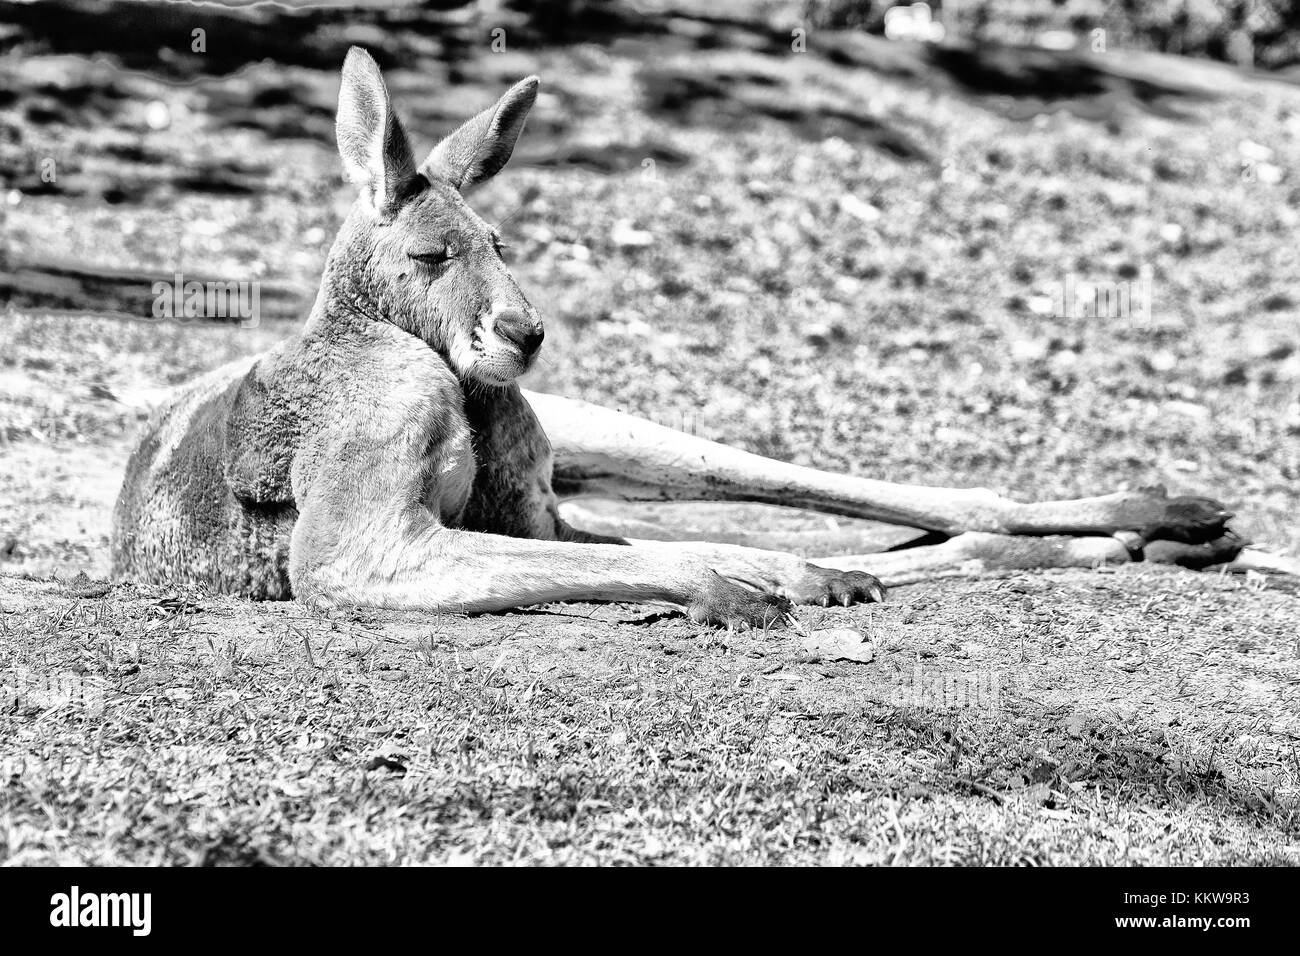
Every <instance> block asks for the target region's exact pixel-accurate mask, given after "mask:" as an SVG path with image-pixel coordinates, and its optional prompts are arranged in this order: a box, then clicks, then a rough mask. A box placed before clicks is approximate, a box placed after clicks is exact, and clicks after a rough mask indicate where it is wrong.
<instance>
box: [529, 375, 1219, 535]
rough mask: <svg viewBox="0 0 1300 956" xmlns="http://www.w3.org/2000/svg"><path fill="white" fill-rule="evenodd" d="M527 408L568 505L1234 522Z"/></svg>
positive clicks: (1130, 522)
mask: <svg viewBox="0 0 1300 956" xmlns="http://www.w3.org/2000/svg"><path fill="white" fill-rule="evenodd" d="M524 395H525V397H526V398H527V399H528V401H529V403H530V404H531V405H532V407H533V410H534V412H535V413H536V414H537V417H538V418H539V419H540V421H541V423H542V427H543V428H544V429H545V431H546V434H547V436H548V437H549V438H550V442H551V446H552V450H553V454H554V474H553V487H554V488H555V491H556V493H557V494H558V495H560V496H561V497H578V496H581V495H599V496H603V497H610V498H624V499H627V500H637V501H670V500H704V501H707V500H730V501H759V502H767V503H769V504H778V505H788V506H792V507H798V508H807V509H810V510H813V511H822V512H827V513H830V514H839V515H848V516H852V517H858V518H870V519H874V520H877V521H884V522H887V523H889V524H897V525H906V526H908V527H913V528H921V529H924V530H926V531H933V532H938V533H940V534H945V535H954V534H960V533H962V532H965V531H980V532H989V533H995V534H1004V535H1055V534H1061V535H1076V536H1078V535H1085V536H1086V535H1111V534H1114V533H1116V532H1122V531H1130V532H1138V533H1140V535H1141V536H1142V538H1143V539H1144V540H1147V541H1150V540H1157V539H1169V540H1176V541H1185V542H1187V543H1192V544H1197V543H1201V542H1204V541H1212V540H1214V539H1215V538H1217V537H1219V535H1221V534H1222V533H1223V531H1224V529H1225V526H1226V522H1227V520H1228V519H1229V518H1230V517H1232V516H1231V514H1229V513H1228V512H1227V511H1226V510H1225V509H1224V508H1223V506H1222V505H1220V504H1219V503H1218V502H1216V501H1212V500H1210V499H1208V498H1168V497H1166V496H1165V493H1164V490H1163V489H1146V490H1140V491H1135V492H1119V493H1115V494H1110V495H1100V496H1097V497H1091V498H1079V499H1076V500H1073V501H1046V502H1035V503H1024V502H1019V501H1012V500H1010V499H1007V498H1003V497H1000V496H999V495H997V494H995V493H993V492H992V491H989V490H987V489H982V488H965V489H962V488H930V487H925V486H920V485H901V484H892V483H890V482H886V481H878V480H875V479H871V478H862V477H858V476H855V475H840V474H834V473H831V472H826V471H819V470H817V469H815V468H806V467H803V466H801V465H792V464H789V463H788V462H781V461H775V460H773V459H770V458H764V457H762V456H760V455H754V454H751V453H749V452H746V451H741V450H740V449H737V448H731V447H728V446H726V445H722V444H719V443H718V442H713V441H709V440H707V439H704V438H698V437H696V436H694V435H688V434H685V433H684V432H679V431H674V430H673V429H671V428H665V427H664V426H662V425H657V424H655V423H653V422H650V421H647V420H645V419H642V418H637V417H635V416H633V415H626V414H623V413H622V412H616V411H611V410H610V409H606V408H601V407H600V406H598V405H593V404H591V403H589V402H584V401H580V400H576V399H570V398H562V397H560V396H556V395H547V394H543V393H540V392H525V393H524Z"/></svg>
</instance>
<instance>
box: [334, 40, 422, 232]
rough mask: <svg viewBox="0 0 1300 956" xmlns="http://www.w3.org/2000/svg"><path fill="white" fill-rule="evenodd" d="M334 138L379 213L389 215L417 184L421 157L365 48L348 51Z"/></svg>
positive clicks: (347, 168) (352, 175) (346, 166)
mask: <svg viewBox="0 0 1300 956" xmlns="http://www.w3.org/2000/svg"><path fill="white" fill-rule="evenodd" d="M334 135H335V137H336V139H337V140H338V144H339V155H341V156H342V157H343V169H344V172H346V173H347V176H348V179H350V180H352V182H353V183H355V184H356V185H357V187H358V188H359V189H360V190H361V194H362V195H363V196H365V197H367V198H368V199H369V201H370V202H371V203H372V204H373V205H374V207H375V209H377V210H378V211H380V212H388V211H390V210H391V209H392V208H393V207H395V206H396V205H397V204H398V203H399V202H401V200H402V199H403V198H404V197H406V196H407V195H408V194H409V193H410V192H411V188H412V186H413V185H414V183H415V178H416V174H415V157H414V156H413V155H412V153H411V144H410V142H409V141H408V140H407V138H406V132H405V131H404V130H403V129H402V124H401V123H400V122H399V121H398V119H397V114H396V113H394V112H393V107H392V105H391V104H390V103H389V102H388V90H387V89H386V88H385V87H384V78H383V77H382V76H380V75H379V67H378V66H377V65H375V61H374V60H373V59H371V57H370V54H369V53H367V52H366V51H365V50H363V49H361V47H358V46H354V47H353V48H352V49H350V50H348V56H347V59H346V60H344V61H343V86H342V87H341V88H340V89H339V111H338V115H337V117H336V118H335V120H334Z"/></svg>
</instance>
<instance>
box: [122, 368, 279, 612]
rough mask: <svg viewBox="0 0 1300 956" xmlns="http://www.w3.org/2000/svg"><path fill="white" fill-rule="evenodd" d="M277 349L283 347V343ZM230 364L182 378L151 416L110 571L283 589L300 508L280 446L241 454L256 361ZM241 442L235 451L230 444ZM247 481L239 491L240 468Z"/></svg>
mask: <svg viewBox="0 0 1300 956" xmlns="http://www.w3.org/2000/svg"><path fill="white" fill-rule="evenodd" d="M277 351H278V350H277ZM275 354H276V353H275V352H272V353H267V354H265V355H262V356H254V357H250V358H246V359H241V360H238V361H236V362H232V363H230V364H228V365H224V366H222V367H220V368H218V369H215V370H213V371H212V372H209V373H208V374H206V375H204V376H202V377H201V378H199V379H196V380H195V381H194V382H191V383H189V384H188V385H186V386H183V387H182V388H181V389H180V390H179V391H178V392H177V393H176V395H175V396H174V397H173V399H172V400H171V401H170V402H169V403H168V404H166V405H165V406H163V407H162V408H160V409H159V410H158V411H157V412H156V413H155V414H154V415H153V416H152V417H151V418H150V420H149V422H148V424H147V425H146V426H145V430H144V434H143V435H142V436H141V438H140V441H139V443H138V444H137V446H136V448H135V451H134V452H133V453H132V455H131V458H130V460H129V462H128V463H127V468H126V477H125V479H124V481H123V483H122V490H121V492H120V493H119V495H118V499H117V505H116V507H115V508H114V510H113V532H112V559H113V576H114V578H116V579H130V580H134V581H139V582H144V583H164V582H188V583H204V584H208V585H210V586H212V587H214V588H216V589H218V590H221V591H227V592H233V593H238V594H245V595H248V596H250V597H254V598H263V599H287V598H289V597H290V596H291V595H290V590H289V579H288V561H289V534H290V532H291V531H292V530H293V523H294V520H295V518H296V517H297V511H296V508H295V507H294V503H293V498H292V495H291V494H290V493H289V490H288V485H287V468H286V469H285V470H284V475H283V480H282V481H281V480H279V477H280V476H278V475H276V473H275V471H276V470H275V468H274V467H273V464H274V462H275V461H277V460H279V459H281V458H283V457H286V456H281V455H277V454H276V453H275V450H274V449H268V450H267V453H266V454H262V455H258V454H257V453H256V452H253V453H251V454H250V453H247V452H246V453H245V454H243V455H240V454H239V452H240V449H241V447H243V446H247V445H248V444H249V443H248V441H247V437H248V436H247V435H246V431H247V424H248V423H247V421H246V419H247V418H248V416H247V414H246V413H245V412H244V409H245V408H246V407H247V406H248V405H249V403H250V401H256V397H257V396H256V395H255V394H250V393H252V392H255V383H256V381H257V376H256V374H255V373H254V374H250V370H251V369H253V368H254V367H255V365H256V364H257V363H258V362H267V361H270V360H273V358H274V356H275ZM232 451H233V452H235V458H234V459H233V460H232V458H231V453H232ZM241 471H242V472H245V473H250V478H251V480H248V481H246V482H245V484H246V485H247V486H248V487H249V488H250V489H251V490H250V491H249V492H248V493H247V494H246V495H245V498H246V499H247V500H241V497H240V494H237V492H241V491H242V489H241V488H240V483H239V482H238V481H237V480H236V481H233V482H232V480H231V479H232V477H234V478H238V477H239V474H240V472H241Z"/></svg>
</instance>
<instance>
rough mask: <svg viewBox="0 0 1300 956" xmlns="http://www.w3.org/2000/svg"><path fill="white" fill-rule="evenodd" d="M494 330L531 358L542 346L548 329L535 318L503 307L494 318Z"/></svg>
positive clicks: (525, 356) (526, 356)
mask: <svg viewBox="0 0 1300 956" xmlns="http://www.w3.org/2000/svg"><path fill="white" fill-rule="evenodd" d="M492 330H493V331H494V332H496V334H497V335H499V336H500V337H501V338H503V339H505V340H506V341H507V342H509V343H510V344H511V345H513V346H514V347H515V348H517V349H519V351H520V352H521V353H522V354H523V356H524V358H531V357H532V356H533V355H534V354H536V352H537V350H538V349H540V348H541V347H542V339H544V338H545V337H546V329H545V327H544V326H543V325H542V320H541V319H535V318H532V317H530V316H528V315H525V314H524V313H523V312H519V311H516V310H514V309H503V310H501V311H500V312H498V313H496V315H494V316H493V318H492Z"/></svg>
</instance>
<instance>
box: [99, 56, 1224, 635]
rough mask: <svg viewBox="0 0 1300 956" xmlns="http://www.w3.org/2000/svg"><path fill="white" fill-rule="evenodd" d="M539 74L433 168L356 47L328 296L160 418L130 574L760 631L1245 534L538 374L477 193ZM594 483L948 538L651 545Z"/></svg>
mask: <svg viewBox="0 0 1300 956" xmlns="http://www.w3.org/2000/svg"><path fill="white" fill-rule="evenodd" d="M537 88H538V80H537V78H536V77H528V78H527V79H524V80H522V81H521V82H519V83H517V84H516V85H515V86H513V87H512V88H511V89H510V90H509V91H507V92H506V93H505V95H503V96H502V97H501V98H500V100H499V101H498V102H497V103H496V104H495V105H493V106H492V107H490V108H489V109H487V110H485V111H483V112H482V113H480V114H478V115H477V116H475V117H473V118H472V119H470V120H469V121H467V122H466V123H465V124H464V125H462V126H461V127H459V128H458V129H457V130H455V131H454V132H453V133H451V134H450V135H449V136H447V137H446V138H445V139H443V140H442V141H441V142H439V143H438V144H437V145H436V146H435V147H434V149H433V150H432V152H431V153H430V154H429V155H428V157H427V158H426V159H425V160H424V162H422V163H420V164H418V165H417V163H416V161H415V158H414V155H413V153H412V150H411V146H410V143H409V141H408V139H407V136H406V133H405V132H404V130H403V128H402V124H401V123H400V122H399V120H398V118H397V115H396V114H395V112H394V110H393V108H392V105H391V103H390V101H389V96H388V92H387V90H386V88H385V86H384V82H383V78H382V77H381V75H380V72H379V69H378V67H377V66H376V64H375V62H374V60H373V59H371V57H370V56H369V54H367V53H366V52H365V51H363V50H361V49H360V48H356V47H354V48H353V49H352V50H350V51H349V53H348V55H347V57H346V60H345V62H344V66H343V76H342V86H341V89H340V93H339V104H338V113H337V120H336V135H337V141H338V149H339V153H340V155H341V157H342V160H343V167H344V170H345V172H346V174H347V176H348V178H349V179H350V180H351V181H352V183H353V184H355V186H356V189H357V198H356V201H355V202H354V204H353V206H352V208H351V210H350V212H349V214H348V216H347V217H346V219H345V221H344V222H343V224H342V226H341V228H340V230H339V233H338V236H337V238H336V239H335V242H334V244H333V247H332V248H331V250H330V253H329V256H328V258H327V261H326V265H325V270H324V275H323V277H322V280H321V285H320V290H319V293H318V295H317V297H316V300H315V303H314V305H313V307H312V309H311V312H310V314H309V316H308V318H307V321H306V322H305V324H304V325H303V326H302V327H301V329H300V330H299V331H298V332H297V333H296V334H294V335H293V336H291V337H290V338H289V339H287V340H286V341H284V342H283V343H281V344H280V345H279V346H277V347H276V348H273V349H272V350H270V351H269V352H266V353H264V354H262V355H259V356H254V357H252V358H249V359H246V360H241V361H239V362H236V363H232V364H230V365H227V366H224V367H222V368H219V369H217V370H215V371H213V372H211V373H209V374H207V375H205V376H203V377H201V378H199V379H198V380H196V381H195V382H193V383H191V384H190V385H188V386H186V387H184V388H183V389H182V390H181V391H180V393H179V394H178V395H177V396H176V397H175V398H174V399H173V400H172V402H171V403H170V404H169V405H167V406H166V407H163V408H161V409H160V410H159V411H158V412H156V413H155V414H154V415H153V416H152V417H151V419H150V421H149V423H148V425H147V426H146V428H145V431H144V435H143V438H142V439H141V441H140V443H139V445H138V446H137V447H136V449H135V451H134V453H133V454H132V456H131V458H130V461H129V463H128V466H127V471H126V477H125V480H124V483H123V487H122V491H121V493H120V496H119V498H118V502H117V505H116V508H115V510H114V518H113V538H112V557H113V567H114V576H115V577H116V578H118V579H134V580H138V581H143V582H163V581H188V582H203V583H206V584H208V585H210V586H212V587H215V588H217V589H219V590H222V591H227V592H231V593H236V594H242V595H247V596H249V597H252V598H255V599H288V598H297V599H300V600H305V601H310V602H315V603H320V604H324V605H339V604H361V605H373V606H381V607H389V608H406V609H415V610H426V611H454V612H467V613H473V612H488V611H501V610H506V609H510V608H517V607H521V606H527V605H532V604H539V603H547V602H553V601H583V600H597V601H628V602H650V603H668V604H671V605H676V606H679V607H682V608H685V609H686V610H687V611H688V613H689V614H690V616H691V617H692V619H694V620H696V621H698V622H701V623H710V624H715V625H726V626H732V625H740V626H743V625H750V626H756V627H765V626H769V625H774V624H779V623H781V622H782V621H784V620H786V619H788V617H789V615H790V613H791V608H792V605H793V604H795V603H798V604H820V605H823V606H829V605H831V604H839V605H850V604H853V603H856V602H865V601H881V600H883V599H884V597H885V590H884V587H885V585H884V583H883V582H888V583H891V584H892V583H904V582H906V581H910V580H917V579H919V578H922V577H932V576H937V575H944V574H969V573H975V572H978V571H981V570H986V569H989V568H998V567H1051V566H1091V565H1095V564H1097V563H1101V562H1106V561H1115V562H1119V561H1127V560H1135V559H1138V558H1141V557H1143V556H1146V557H1147V558H1149V559H1150V560H1162V561H1171V562H1178V563H1185V564H1199V565H1206V564H1210V563H1216V562H1222V561H1227V560H1230V559H1232V558H1233V557H1235V556H1237V555H1238V552H1239V551H1241V542H1240V540H1239V539H1237V538H1236V537H1235V536H1234V535H1232V533H1231V532H1229V531H1227V529H1226V522H1227V520H1228V518H1230V517H1231V515H1229V514H1228V512H1226V511H1225V510H1224V509H1223V508H1222V507H1221V506H1220V505H1219V504H1218V503H1217V502H1214V501H1211V500H1209V499H1202V498H1181V499H1180V498H1175V499H1168V498H1167V497H1166V496H1165V495H1164V493H1163V491H1161V490H1159V489H1156V490H1150V491H1143V492H1135V493H1123V494H1115V495H1107V496H1102V497H1097V498H1090V499H1082V500H1078V501H1065V502H1047V503H1037V504H1022V503H1019V502H1013V501H1009V500H1006V499H1003V498H999V497H998V496H996V495H994V494H993V493H991V492H988V491H984V490H978V489H977V490H960V491H958V490H951V489H937V488H923V487H910V486H905V485H893V484H888V483H885V482H881V481H874V480H870V479H866V478H858V477H851V476H845V475H835V474H830V473H827V472H821V471H817V470H814V469H810V468H804V467H800V466H795V465H791V464H786V463H782V462H777V461H773V460H770V459H766V458H761V457H759V456H756V455H751V454H748V453H746V452H742V451H739V450H736V449H732V448H728V447H726V446H723V445H719V444H717V443H714V442H710V441H707V440H705V439H701V438H696V437H692V436H689V435H685V434H682V433H679V432H675V431H672V430H670V429H666V428H663V427H661V426H658V425H655V424H653V423H651V422H648V421H645V420H642V419H638V418H635V417H633V416H630V415H624V414H622V413H619V412H614V411H610V410H607V409H602V408H599V407H597V406H594V405H590V404H588V403H585V402H581V401H577V400H572V399H565V398H561V397H559V396H553V395H544V394H540V393H536V392H529V391H525V390H523V389H521V388H520V387H519V386H518V385H517V384H516V380H517V379H518V378H519V377H520V376H521V375H523V374H524V373H525V372H527V371H528V370H529V369H530V368H531V366H532V365H533V363H534V361H535V359H536V357H537V355H538V352H539V349H540V348H541V346H542V342H543V339H544V332H545V330H544V325H543V322H542V320H541V318H540V317H539V315H538V313H537V311H536V309H534V308H533V306H532V305H531V304H530V303H529V301H528V299H527V298H526V297H525V296H524V294H523V292H522V291H521V290H520V289H519V287H518V285H517V284H516V282H515V280H514V278H513V277H512V276H511V274H510V272H509V270H508V269H507V268H506V266H505V263H504V262H503V260H502V258H501V255H500V250H501V239H500V236H499V235H498V234H497V233H496V231H495V230H494V229H493V228H492V227H490V226H489V225H488V224H487V223H486V222H484V221H483V220H482V219H481V218H479V216H478V215H476V214H475V213H474V211H473V210H472V209H471V208H470V207H469V205H468V204H467V203H466V201H465V199H464V195H463V194H464V193H465V192H467V191H468V190H470V189H471V188H472V187H474V186H477V185H479V184H481V183H483V182H484V181H486V180H487V179H489V178H491V177H492V176H494V175H496V174H497V173H498V172H499V171H500V170H501V169H502V167H504V166H505V164H506V162H507V161H508V160H509V158H510V155H511V153H512V151H513V149H514V146H515V143H516V141H517V139H518V137H519V134H520V132H521V131H522V129H523V126H524V121H525V119H526V117H527V115H528V112H529V110H530V108H531V107H532V105H533V103H534V101H535V99H536V95H537ZM583 494H600V495H605V496H611V495H612V496H616V497H623V498H627V499H643V500H646V499H648V500H669V499H674V498H697V499H732V500H750V501H766V502H772V503H778V504H786V505H796V506H799V507H804V508H810V509H817V510H821V511H825V512H829V513H834V514H842V515H853V516H859V517H867V518H875V519H879V520H883V521H887V522H892V523H897V524H904V525H908V526H910V527H913V528H917V529H921V531H924V532H929V535H927V536H926V538H925V539H924V540H926V541H930V540H937V541H942V542H943V543H939V544H927V545H925V546H922V547H916V548H912V549H910V550H907V551H899V552H892V553H885V554H875V555H859V556H854V557H848V558H845V557H840V558H835V559H827V560H818V561H816V562H809V561H806V560H804V559H802V558H799V557H796V556H794V555H791V554H785V553H781V552H776V551H767V550H759V549H753V548H745V547H739V546H730V545H721V544H711V543H707V542H688V543H679V542H649V541H638V540H631V539H624V538H619V537H612V536H607V535H600V534H593V533H587V532H584V531H581V530H578V529H576V528H573V527H571V526H570V525H569V524H567V523H566V522H565V521H564V520H563V519H562V518H561V516H560V514H559V511H558V503H559V500H560V498H561V497H570V496H576V495H583ZM1067 536H1068V537H1067ZM944 539H947V540H944ZM882 579H883V582H882Z"/></svg>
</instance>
